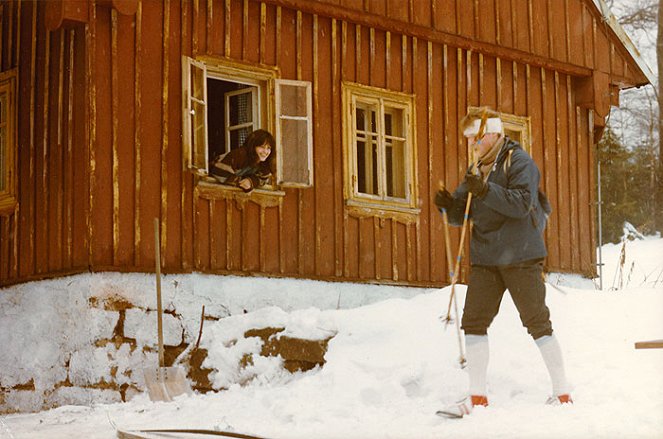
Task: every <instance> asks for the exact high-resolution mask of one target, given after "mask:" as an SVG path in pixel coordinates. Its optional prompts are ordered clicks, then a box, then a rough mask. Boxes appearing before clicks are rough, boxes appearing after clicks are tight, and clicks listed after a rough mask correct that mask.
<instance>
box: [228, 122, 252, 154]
mask: <svg viewBox="0 0 663 439" xmlns="http://www.w3.org/2000/svg"><path fill="white" fill-rule="evenodd" d="M251 131H253V129H252V128H251V127H244V128H238V129H234V130H230V149H235V148H239V147H240V146H242V145H243V144H244V141H245V140H246V138H247V137H248V136H249V134H251Z"/></svg>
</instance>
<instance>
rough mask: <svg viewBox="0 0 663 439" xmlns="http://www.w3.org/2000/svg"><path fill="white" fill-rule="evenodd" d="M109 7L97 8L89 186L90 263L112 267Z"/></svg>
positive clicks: (95, 265) (111, 119) (111, 81)
mask: <svg viewBox="0 0 663 439" xmlns="http://www.w3.org/2000/svg"><path fill="white" fill-rule="evenodd" d="M113 11H114V10H113V9H112V8H104V7H99V8H96V14H97V23H96V27H97V32H96V37H95V41H96V56H95V58H96V60H95V66H94V69H95V70H94V71H95V74H94V76H93V77H94V82H95V87H96V92H95V97H96V99H95V105H96V112H95V113H96V118H94V119H92V120H91V123H92V124H94V125H95V130H96V136H95V138H96V141H95V142H94V149H95V150H94V155H95V166H94V178H93V181H94V186H93V189H92V190H91V193H92V198H93V202H94V206H95V207H94V208H93V209H92V210H91V218H92V227H93V232H94V236H95V238H94V239H91V240H90V244H91V247H92V266H93V267H111V266H113V263H114V250H115V249H114V245H113V243H114V240H113V233H114V230H113V229H114V217H113V214H114V212H113V209H114V200H113V198H114V189H113V187H114V180H113V178H114V175H113V158H112V157H113V113H112V111H113V110H112V92H113V78H112V74H113V72H112V67H111V63H112V59H111V56H109V55H110V51H111V46H112V20H111V15H112V12H113Z"/></svg>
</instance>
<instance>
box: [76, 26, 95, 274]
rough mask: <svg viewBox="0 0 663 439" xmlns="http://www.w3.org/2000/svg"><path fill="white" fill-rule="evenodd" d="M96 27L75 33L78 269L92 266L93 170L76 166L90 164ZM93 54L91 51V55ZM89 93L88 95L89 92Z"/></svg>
mask: <svg viewBox="0 0 663 439" xmlns="http://www.w3.org/2000/svg"><path fill="white" fill-rule="evenodd" d="M93 29H94V26H92V25H90V26H89V27H88V29H87V32H86V31H85V30H76V31H75V32H74V34H73V35H74V40H75V41H74V43H73V45H74V48H73V53H74V55H73V58H74V68H73V82H74V84H75V87H74V88H75V90H76V91H75V92H74V95H73V99H74V103H73V121H72V129H71V135H70V137H72V138H73V139H72V145H73V149H72V158H71V163H72V168H73V169H72V171H71V172H72V188H74V190H76V192H77V194H78V195H79V196H72V210H73V212H76V214H75V215H74V216H73V218H72V229H73V230H72V260H73V265H74V266H75V267H89V265H90V264H89V262H90V250H89V249H90V233H89V231H90V228H89V225H90V204H89V201H90V173H91V167H88V166H75V165H74V164H75V163H89V162H90V158H91V157H90V145H91V142H90V138H91V129H92V126H91V124H90V118H91V116H90V114H91V111H92V110H91V108H90V103H91V99H90V96H89V94H90V93H91V92H92V90H90V88H89V85H90V78H89V58H90V57H89V56H85V54H86V53H88V50H89V48H90V47H91V44H90V35H91V34H92V33H93ZM90 53H91V52H90ZM85 90H87V93H86V92H85Z"/></svg>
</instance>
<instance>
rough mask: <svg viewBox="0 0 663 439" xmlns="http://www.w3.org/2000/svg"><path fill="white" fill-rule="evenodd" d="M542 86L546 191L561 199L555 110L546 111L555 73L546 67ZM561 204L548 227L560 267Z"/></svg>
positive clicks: (552, 255)
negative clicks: (558, 184)
mask: <svg viewBox="0 0 663 439" xmlns="http://www.w3.org/2000/svg"><path fill="white" fill-rule="evenodd" d="M541 88H542V95H543V102H544V103H546V104H544V106H543V107H542V112H543V139H544V142H543V156H544V166H545V168H546V172H545V175H544V177H545V191H546V193H547V194H548V197H549V198H550V199H551V200H559V198H558V187H557V181H556V169H557V154H556V153H557V151H556V149H557V148H556V146H557V145H556V144H555V141H554V139H556V132H555V117H556V116H555V112H554V111H553V112H551V111H546V105H547V103H554V102H555V84H554V74H547V71H546V70H545V69H541ZM559 207H560V206H554V208H553V212H552V213H551V214H550V217H549V222H548V227H547V228H546V232H547V236H548V243H549V244H548V262H549V264H550V265H551V266H552V267H555V268H558V267H559V261H560V259H559V240H558V237H559V236H560V235H559V223H560V209H559Z"/></svg>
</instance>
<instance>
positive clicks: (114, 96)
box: [110, 8, 120, 266]
mask: <svg viewBox="0 0 663 439" xmlns="http://www.w3.org/2000/svg"><path fill="white" fill-rule="evenodd" d="M110 13H111V63H110V70H111V85H110V89H111V111H110V118H111V152H112V160H113V165H112V179H113V184H112V190H113V259H112V260H113V265H114V266H117V265H119V261H118V251H119V246H120V181H119V167H120V159H119V153H118V145H117V136H118V123H119V120H118V119H119V117H120V115H119V114H118V111H119V108H118V107H119V103H118V100H119V97H118V94H119V87H120V83H119V79H118V66H117V62H118V60H117V11H116V10H115V9H114V8H113V9H111V11H110Z"/></svg>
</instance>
